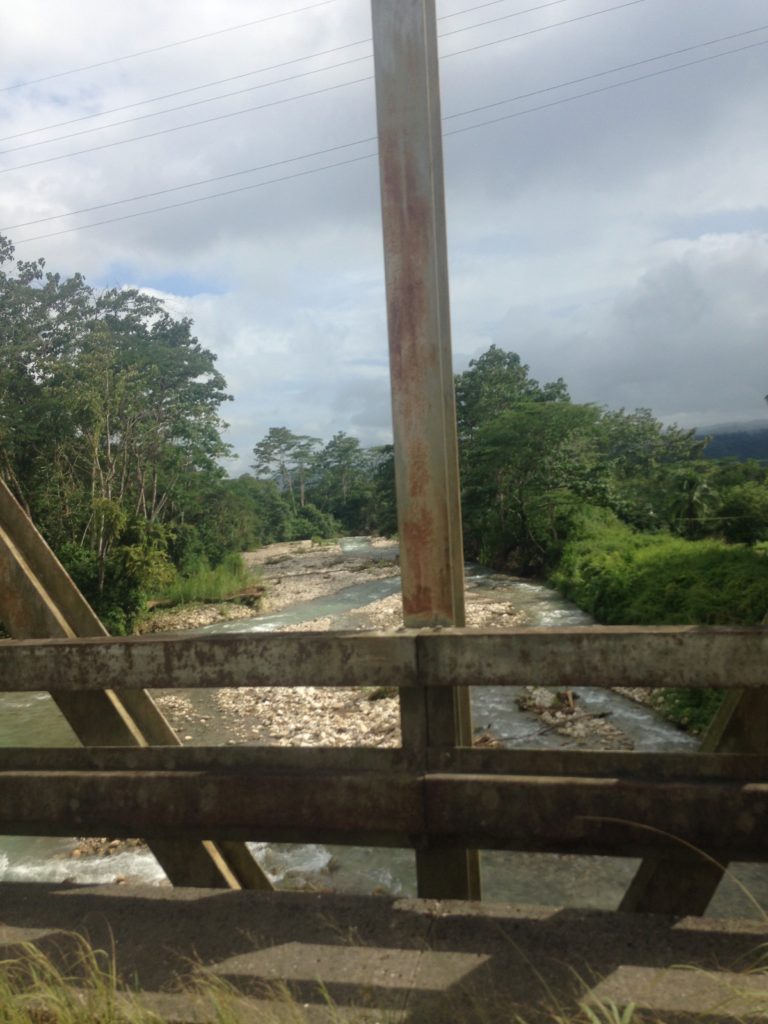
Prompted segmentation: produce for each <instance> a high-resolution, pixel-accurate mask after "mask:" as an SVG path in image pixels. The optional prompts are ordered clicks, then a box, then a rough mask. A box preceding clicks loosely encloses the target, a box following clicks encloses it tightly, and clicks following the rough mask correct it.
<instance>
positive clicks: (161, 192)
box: [0, 135, 377, 231]
mask: <svg viewBox="0 0 768 1024" xmlns="http://www.w3.org/2000/svg"><path fill="white" fill-rule="evenodd" d="M376 141H377V138H376V136H375V135H372V136H370V137H369V138H367V139H356V140H355V141H354V142H343V143H340V144H339V145H338V146H328V147H327V148H325V149H318V150H315V151H314V152H313V153H302V154H301V155H300V156H291V157H286V158H285V159H283V160H273V161H272V162H271V163H268V164H259V165H258V166H257V167H246V168H244V169H243V170H241V171H230V172H229V173H228V174H217V175H215V176H214V177H211V178H201V179H200V180H199V181H190V182H187V183H186V184H184V185H171V186H170V187H168V188H161V189H157V190H156V191H155V192H143V193H142V194H141V195H138V196H129V197H127V198H126V199H114V200H112V202H109V203H98V204H97V205H96V206H85V207H83V208H82V209H80V210H70V211H69V212H68V213H59V214H54V215H53V216H50V217H38V218H37V219H36V220H26V221H23V222H22V223H20V224H9V225H8V226H7V227H3V228H0V231H15V230H16V229H17V228H28V227H32V225H33V224H43V223H45V222H47V221H51V220H60V219H61V218H62V217H75V216H77V215H78V214H81V213H94V212H95V211H96V210H105V209H107V208H109V207H110V206H122V205H123V203H136V202H138V201H139V200H141V199H156V198H157V197H158V196H165V195H169V194H170V193H171V192H181V191H182V190H183V189H186V188H199V187H200V186H201V185H212V184H213V183H214V182H216V181H226V180H227V178H238V177H240V176H241V175H243V174H255V173H256V172H257V171H267V170H271V169H272V168H273V167H281V166H283V165H285V164H292V163H296V162H297V161H299V160H310V159H312V158H313V157H318V156H327V155H328V154H329V153H337V152H339V150H342V149H351V148H352V147H353V146H362V145H364V144H365V143H371V142H376ZM373 155H375V154H373ZM202 198H207V197H205V196H203V197H202Z"/></svg>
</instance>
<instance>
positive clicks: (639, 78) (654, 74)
mask: <svg viewBox="0 0 768 1024" xmlns="http://www.w3.org/2000/svg"><path fill="white" fill-rule="evenodd" d="M766 45H768V39H763V40H761V41H760V42H759V43H748V44H747V45H746V46H737V47H735V48H734V49H732V50H723V51H722V53H713V54H710V55H709V56H708V57H699V58H698V59H697V60H689V61H686V62H685V63H684V64H675V65H673V66H672V67H671V68H661V69H660V70H659V71H649V72H647V74H645V75H636V76H635V77H634V78H627V79H625V80H624V81H623V82H612V83H611V84H610V85H603V86H600V87H599V88H597V89H589V90H588V91H587V92H578V93H575V95H573V96H564V97H562V99H559V100H552V102H551V103H542V104H540V105H539V106H537V107H527V108H526V109H525V110H516V111H515V112H514V113H512V114H503V115H502V116H501V117H494V118H491V120H489V121H480V122H478V123H477V124H470V125H467V127H466V128H454V129H453V130H452V131H450V132H444V136H445V137H447V136H450V135H460V134H462V133H463V132H471V131H474V129H475V128H485V127H487V126H488V125H491V124H498V123H499V122H500V121H510V120H511V119H512V118H514V117H522V116H523V115H524V114H534V113H537V112H538V111H539V110H548V109H549V108H550V107H558V106H560V104H562V103H572V102H573V101H574V100H581V99H585V98H586V97H587V96H597V95H598V94H599V93H602V92H610V90H611V89H621V88H622V87H623V86H625V85H632V84H634V83H635V82H644V81H646V80H647V79H649V78H658V77H660V76H661V75H668V74H669V73H670V72H671V71H680V70H682V69H683V68H690V67H694V65H696V64H705V63H706V62H707V61H710V60H717V59H718V58H719V57H727V56H729V55H730V54H732V53H742V52H743V51H744V50H754V49H755V48H756V47H758V46H766ZM495 105H496V104H489V106H495ZM483 109H484V108H483V107H476V108H475V110H483ZM465 113H471V111H465ZM457 116H462V115H457Z"/></svg>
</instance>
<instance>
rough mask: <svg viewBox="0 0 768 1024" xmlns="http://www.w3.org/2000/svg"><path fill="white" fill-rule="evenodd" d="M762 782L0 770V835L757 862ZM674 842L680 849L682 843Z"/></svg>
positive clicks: (766, 835) (766, 848) (761, 850)
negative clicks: (681, 855) (700, 856)
mask: <svg viewBox="0 0 768 1024" xmlns="http://www.w3.org/2000/svg"><path fill="white" fill-rule="evenodd" d="M767 809H768V783H729V782H709V781H707V782H704V781H700V780H699V781H695V782H660V783H653V782H650V781H649V780H647V779H641V780H630V779H609V778H600V779H593V778H578V779H576V778H552V777H545V776H471V775H456V774H448V773H444V774H437V773H435V774H429V775H426V776H425V775H423V774H420V773H410V772H394V773H386V774H378V773H367V774H354V775H347V774H344V775H340V774H332V773H328V774H321V773H315V774H313V775H309V776H302V777H297V776H296V775H294V774H290V775H278V774H276V773H269V774H264V773H260V774H258V775H256V774H247V775H245V774H243V773H242V772H234V773H233V772H219V773H205V774H203V773H198V772H189V771H188V772H167V771H157V772H146V771H133V772H103V771H86V772H82V771H69V772H67V771H51V772H40V771H17V772H12V771H9V772H3V773H0V833H2V834H19V835H36V834H41V835H65V834H71V831H72V829H73V828H74V829H75V831H76V832H77V833H78V834H80V835H105V834H106V835H112V836H135V835H143V836H147V837H149V838H151V839H153V840H154V839H160V840H164V839H171V838H174V837H181V836H186V837H191V836H210V837H212V838H213V839H215V840H222V839H225V840H226V839H229V840H245V839H252V840H265V841H285V842H333V843H342V844H351V845H385V846H390V845H397V846H413V847H415V848H416V849H417V850H418V849H421V848H423V847H425V846H428V847H429V848H432V849H437V848H466V847H468V846H471V847H472V848H473V849H478V848H480V849H508V850H530V851H534V850H535V851H549V852H561V853H599V854H610V855H618V856H638V855H640V856H642V855H645V854H647V853H648V852H649V851H652V850H664V851H667V852H670V851H671V852H672V853H678V852H679V851H681V850H683V851H686V852H687V851H689V850H690V847H691V846H693V847H695V848H696V849H698V850H701V851H703V853H704V854H708V855H714V856H716V857H727V858H728V859H730V860H756V861H761V860H766V859H768V832H766V829H765V827H764V822H765V814H766V810H767ZM681 844H688V845H687V846H684V845H681Z"/></svg>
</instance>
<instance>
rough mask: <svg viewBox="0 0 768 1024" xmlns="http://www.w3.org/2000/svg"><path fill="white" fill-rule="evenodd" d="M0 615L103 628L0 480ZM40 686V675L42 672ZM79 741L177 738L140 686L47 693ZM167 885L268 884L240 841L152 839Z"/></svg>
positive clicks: (6, 620)
mask: <svg viewBox="0 0 768 1024" xmlns="http://www.w3.org/2000/svg"><path fill="white" fill-rule="evenodd" d="M0 622H2V623H3V625H4V626H5V628H6V629H7V630H8V632H9V633H10V634H11V635H12V636H13V637H14V638H16V639H19V640H28V639H43V638H46V637H68V638H71V639H74V638H76V637H86V636H107V631H106V629H105V628H104V626H103V624H102V622H101V621H100V619H99V618H98V616H97V615H96V614H95V612H94V611H93V609H92V608H91V607H90V605H89V604H88V602H87V601H86V600H85V598H84V597H83V595H82V594H81V593H80V591H79V590H78V589H77V587H76V586H75V584H74V583H73V582H72V580H71V578H70V577H69V575H68V574H67V572H66V571H65V569H64V568H63V566H62V565H61V563H60V562H59V560H58V559H57V558H56V556H55V555H54V553H53V552H52V551H51V549H50V548H49V547H48V545H47V544H46V542H45V541H44V540H43V538H42V537H41V535H40V534H39V533H38V531H37V530H36V529H35V526H34V525H33V523H32V521H31V519H30V518H29V516H28V515H27V514H26V512H25V511H24V509H23V508H22V507H21V505H19V503H18V502H17V501H16V499H15V498H14V496H13V494H12V493H11V492H10V490H9V489H8V487H7V485H6V484H5V483H4V482H3V481H2V480H0ZM40 689H41V690H44V689H45V680H44V679H41V680H40ZM52 696H53V699H54V701H55V702H56V705H57V706H58V708H59V710H60V711H61V712H62V714H63V715H64V717H65V718H66V720H67V722H68V723H69V725H70V727H71V728H72V730H73V732H74V733H75V735H76V736H77V738H78V739H79V740H80V742H81V743H82V744H83V745H84V746H121V747H127V746H139V747H147V746H180V745H181V741H180V740H179V738H178V736H177V735H176V733H175V732H174V730H173V729H172V728H171V726H170V724H169V723H168V722H167V720H166V719H165V717H164V716H163V714H162V712H161V711H160V709H159V708H158V706H157V704H156V703H155V701H154V700H153V698H152V696H151V695H150V694H149V693H148V692H147V691H146V690H134V691H130V690H126V691H124V692H121V693H119V694H118V693H116V692H115V691H114V690H106V691H103V692H93V693H91V692H88V693H85V692H80V693H71V694H55V695H52ZM149 847H150V849H151V851H152V853H153V854H154V855H155V857H157V860H158V862H159V863H160V865H161V867H162V868H163V870H164V871H165V873H166V875H167V876H168V878H169V879H170V881H171V883H172V884H173V885H194V886H200V887H206V888H226V889H271V888H272V885H271V883H270V882H269V879H268V878H267V877H266V875H265V874H264V872H263V871H262V870H261V868H260V867H259V865H258V864H257V863H256V861H255V860H254V859H253V857H252V856H251V853H250V851H249V850H248V847H247V846H246V845H245V843H239V842H218V843H214V842H211V841H209V840H198V839H179V840H160V841H158V840H153V841H152V842H151V843H150V844H149Z"/></svg>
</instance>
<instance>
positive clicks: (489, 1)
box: [437, 0, 567, 21]
mask: <svg viewBox="0 0 768 1024" xmlns="http://www.w3.org/2000/svg"><path fill="white" fill-rule="evenodd" d="M503 3H506V0H486V3H484V4H475V6H474V7H464V8H462V10H460V11H454V12H453V14H441V15H440V17H439V18H438V19H437V20H438V21H447V20H448V19H449V18H458V17H459V15H460V14H471V13H472V12H473V11H479V10H481V9H482V8H483V7H496V6H497V4H503ZM564 3H567V0H550V2H549V3H546V4H539V5H538V7H529V8H528V10H527V11H518V12H517V13H518V14H530V13H531V12H532V11H540V10H542V9H543V8H544V7H555V6H556V5H557V4H564Z"/></svg>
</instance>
